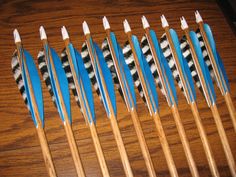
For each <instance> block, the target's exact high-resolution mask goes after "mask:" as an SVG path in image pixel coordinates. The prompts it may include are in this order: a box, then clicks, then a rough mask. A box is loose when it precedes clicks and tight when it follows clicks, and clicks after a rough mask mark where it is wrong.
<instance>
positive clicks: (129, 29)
mask: <svg viewBox="0 0 236 177" xmlns="http://www.w3.org/2000/svg"><path fill="white" fill-rule="evenodd" d="M123 25H124V30H125V33H128V32H130V31H131V28H130V26H129V22H128V21H127V20H126V19H125V21H123Z"/></svg>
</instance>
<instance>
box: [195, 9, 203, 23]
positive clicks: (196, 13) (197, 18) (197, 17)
mask: <svg viewBox="0 0 236 177" xmlns="http://www.w3.org/2000/svg"><path fill="white" fill-rule="evenodd" d="M195 18H196V22H197V23H199V22H203V20H202V17H201V15H200V13H199V12H198V11H197V10H196V11H195Z"/></svg>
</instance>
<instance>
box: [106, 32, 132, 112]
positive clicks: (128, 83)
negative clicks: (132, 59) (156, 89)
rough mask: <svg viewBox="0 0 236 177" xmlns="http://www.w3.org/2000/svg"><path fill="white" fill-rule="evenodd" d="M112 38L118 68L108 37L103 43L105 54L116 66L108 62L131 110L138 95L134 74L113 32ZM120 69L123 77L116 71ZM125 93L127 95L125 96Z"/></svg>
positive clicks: (114, 79)
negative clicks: (135, 88)
mask: <svg viewBox="0 0 236 177" xmlns="http://www.w3.org/2000/svg"><path fill="white" fill-rule="evenodd" d="M110 38H111V43H112V44H111V45H112V46H113V49H114V52H115V55H116V59H117V62H118V67H119V68H116V67H115V65H114V61H113V60H114V59H113V58H112V55H111V50H110V47H109V44H108V42H107V39H105V41H104V42H103V45H102V49H103V55H104V58H105V60H106V61H110V63H111V64H110V66H113V68H114V69H113V70H111V67H109V64H108V63H107V64H108V67H109V69H110V71H111V72H112V73H113V75H114V77H113V81H114V82H117V84H119V88H120V90H121V96H122V98H123V99H124V100H125V103H126V105H127V107H128V109H129V110H130V109H132V108H134V107H136V96H135V90H134V85H133V79H132V75H131V73H130V70H129V67H128V66H127V64H126V63H125V59H124V55H123V53H122V49H121V47H120V46H119V44H118V42H117V40H116V37H115V34H114V33H113V32H111V33H110ZM118 69H119V71H120V75H121V78H119V77H118V74H117V72H116V70H118ZM121 82H122V83H123V86H124V88H121V84H120V83H121ZM124 95H126V97H124Z"/></svg>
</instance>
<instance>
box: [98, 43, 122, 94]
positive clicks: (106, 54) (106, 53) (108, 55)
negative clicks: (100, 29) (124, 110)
mask: <svg viewBox="0 0 236 177" xmlns="http://www.w3.org/2000/svg"><path fill="white" fill-rule="evenodd" d="M102 52H103V56H104V58H105V61H106V63H107V66H108V68H109V70H110V72H111V74H112V79H113V81H114V85H115V88H116V89H118V91H119V93H120V95H121V96H122V98H123V93H122V90H121V86H120V82H119V79H118V76H117V73H116V69H115V66H114V63H113V60H112V56H111V52H110V48H109V45H108V42H107V39H105V40H104V41H103V43H102Z"/></svg>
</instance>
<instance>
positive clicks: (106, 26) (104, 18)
mask: <svg viewBox="0 0 236 177" xmlns="http://www.w3.org/2000/svg"><path fill="white" fill-rule="evenodd" d="M102 22H103V27H104V29H105V30H107V29H110V28H111V27H110V24H109V22H108V20H107V17H106V16H104V17H103V19H102Z"/></svg>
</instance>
